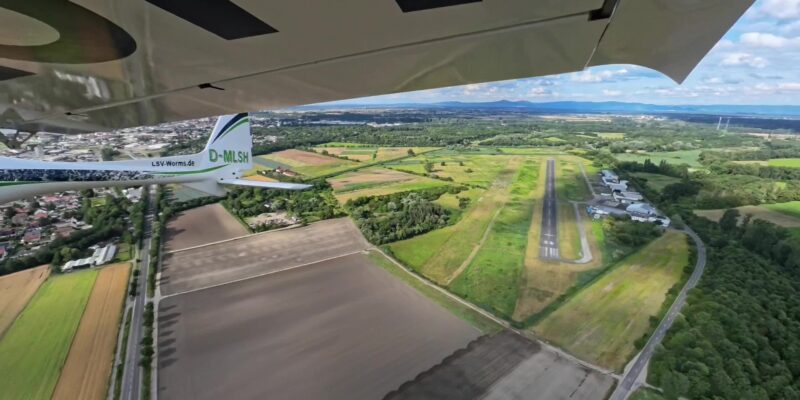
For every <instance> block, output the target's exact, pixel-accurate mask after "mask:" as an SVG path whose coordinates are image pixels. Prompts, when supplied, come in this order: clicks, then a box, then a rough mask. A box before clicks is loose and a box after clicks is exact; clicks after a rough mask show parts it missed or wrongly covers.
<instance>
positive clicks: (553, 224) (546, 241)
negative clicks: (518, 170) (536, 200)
mask: <svg viewBox="0 0 800 400" xmlns="http://www.w3.org/2000/svg"><path fill="white" fill-rule="evenodd" d="M557 207H558V205H557V201H556V161H555V160H554V159H552V158H551V159H549V160H547V182H546V183H545V193H544V201H543V202H542V232H541V236H540V238H539V258H542V259H546V260H559V259H561V256H560V255H559V253H558V208H557Z"/></svg>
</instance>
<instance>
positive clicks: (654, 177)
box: [631, 172, 681, 192]
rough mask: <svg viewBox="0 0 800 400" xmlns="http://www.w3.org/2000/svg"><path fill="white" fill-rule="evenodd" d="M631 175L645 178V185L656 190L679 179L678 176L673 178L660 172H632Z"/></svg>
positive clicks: (662, 188) (660, 189)
mask: <svg viewBox="0 0 800 400" xmlns="http://www.w3.org/2000/svg"><path fill="white" fill-rule="evenodd" d="M631 175H633V176H635V177H636V178H639V179H642V180H645V181H646V182H647V186H649V187H651V188H653V189H654V190H657V191H659V192H660V191H662V190H664V188H665V187H667V185H671V184H673V183H678V182H680V181H681V180H680V179H678V178H673V177H671V176H666V175H661V174H651V173H649V172H634V173H631Z"/></svg>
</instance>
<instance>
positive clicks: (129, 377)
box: [120, 187, 156, 400]
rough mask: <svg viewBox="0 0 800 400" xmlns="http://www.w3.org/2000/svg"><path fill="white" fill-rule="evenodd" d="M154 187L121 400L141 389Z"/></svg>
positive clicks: (134, 399) (135, 395) (129, 398)
mask: <svg viewBox="0 0 800 400" xmlns="http://www.w3.org/2000/svg"><path fill="white" fill-rule="evenodd" d="M155 192H156V190H155V187H151V188H150V202H149V207H148V210H147V216H146V217H145V222H144V227H143V229H144V238H143V239H142V242H143V243H142V251H141V252H140V256H141V257H140V258H141V261H140V262H139V271H140V272H139V278H138V279H139V281H138V282H137V285H138V289H137V295H136V297H135V298H134V299H133V305H132V307H133V315H132V317H131V333H130V336H129V337H128V343H127V345H126V346H127V349H128V350H127V357H126V359H125V369H124V373H123V375H122V390H121V395H120V398H121V399H122V400H139V396H140V394H139V390H140V389H141V379H142V378H141V372H142V368H141V367H140V366H139V342H140V341H141V340H142V323H143V322H142V315H143V314H144V306H145V298H146V297H147V269H148V268H149V267H150V238H151V236H152V227H153V219H154V215H153V203H154V202H155Z"/></svg>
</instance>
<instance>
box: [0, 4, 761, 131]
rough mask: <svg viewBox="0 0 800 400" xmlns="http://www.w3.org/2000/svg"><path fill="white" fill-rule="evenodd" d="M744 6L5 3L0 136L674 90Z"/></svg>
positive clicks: (1, 9)
mask: <svg viewBox="0 0 800 400" xmlns="http://www.w3.org/2000/svg"><path fill="white" fill-rule="evenodd" d="M752 2H753V0H703V1H697V0H572V1H564V0H426V1H422V0H303V1H296V0H272V1H264V0H234V1H230V0H214V1H205V2H203V4H204V6H203V7H202V8H198V7H199V6H193V5H192V4H193V2H174V1H169V0H140V1H127V0H70V1H66V0H64V1H63V2H53V5H52V6H53V7H56V6H58V7H59V9H58V10H51V11H50V12H48V13H44V14H41V15H36V13H37V12H38V13H42V11H41V10H39V11H37V9H36V7H35V4H36V3H38V0H31V1H29V2H12V3H10V4H0V21H3V23H4V24H5V27H6V29H4V30H2V31H0V32H15V33H17V34H15V35H14V37H2V38H0V42H2V43H3V44H1V45H0V127H6V128H14V129H21V130H27V131H39V130H49V131H56V132H79V131H87V130H89V131H91V130H104V129H109V128H122V127H129V126H141V125H150V124H156V123H161V122H166V121H176V120H186V119H192V118H198V117H204V116H212V115H220V114H225V113H231V112H244V111H259V110H265V109H274V108H280V107H286V106H293V105H302V104H310V103H317V102H323V101H331V100H340V99H348V98H355V97H361V96H368V95H378V94H387V93H398V92H406V91H412V90H419V89H428V88H437V87H444V86H453V85H460V84H467V83H477V82H487V81H497V80H504V79H514V78H524V77H533V76H543V75H550V74H558V73H565V72H572V71H579V70H582V69H584V68H586V67H588V66H595V65H606V64H636V65H641V66H645V67H649V68H652V69H655V70H658V71H660V72H662V73H664V74H665V75H667V76H669V77H671V78H672V79H674V80H675V81H678V82H680V81H682V80H683V79H685V78H686V76H687V75H688V74H689V73H690V72H691V70H692V69H693V68H694V67H695V66H696V65H697V63H698V62H699V61H700V60H701V59H702V57H703V56H704V55H705V54H706V53H707V52H708V51H709V50H710V49H711V48H712V47H713V46H714V45H715V44H716V43H717V41H718V40H719V38H720V37H722V35H723V34H724V33H725V32H726V31H727V30H728V29H729V28H730V27H731V26H732V25H733V24H734V23H735V22H736V20H737V19H738V18H739V17H740V16H741V15H742V14H743V13H744V12H745V11H746V9H747V8H748V7H749V6H750V5H751V4H752ZM28 5H31V6H30V7H29V6H28ZM433 6H437V7H433ZM192 7H194V8H192ZM41 8H45V7H39V9H41ZM9 9H11V10H14V11H10V10H9ZM612 10H613V13H612V12H611V11H612ZM24 15H27V16H28V17H25V16H24ZM98 16H99V17H100V18H101V22H102V21H106V20H107V21H108V23H105V22H102V23H100V22H98V19H97V17H98ZM65 21H80V22H79V23H72V24H69V23H67V24H64V22H65ZM110 24H112V25H113V26H115V27H116V28H113V29H112V28H109V26H111V25H110ZM62 25H66V26H72V27H73V28H72V29H77V31H73V32H70V31H69V28H64V27H63V26H62ZM75 26H77V27H78V28H74V27H75ZM117 28H118V29H117ZM115 29H116V30H115ZM112 31H113V32H112ZM226 36H227V37H226ZM8 43H11V45H9V44H8Z"/></svg>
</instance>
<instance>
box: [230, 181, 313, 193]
mask: <svg viewBox="0 0 800 400" xmlns="http://www.w3.org/2000/svg"><path fill="white" fill-rule="evenodd" d="M220 183H221V184H223V185H235V186H250V187H259V188H264V189H285V190H303V189H308V188H310V187H311V186H312V185H306V184H302V183H286V182H264V181H251V180H248V179H225V180H223V181H220Z"/></svg>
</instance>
